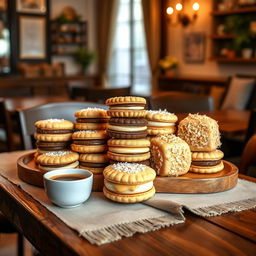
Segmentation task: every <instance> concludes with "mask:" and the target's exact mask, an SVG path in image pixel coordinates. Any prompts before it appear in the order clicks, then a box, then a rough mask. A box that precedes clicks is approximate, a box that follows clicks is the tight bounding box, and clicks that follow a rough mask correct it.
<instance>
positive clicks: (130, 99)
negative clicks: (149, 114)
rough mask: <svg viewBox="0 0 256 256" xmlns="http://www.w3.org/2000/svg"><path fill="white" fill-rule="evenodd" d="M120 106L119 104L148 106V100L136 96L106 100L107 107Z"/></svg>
mask: <svg viewBox="0 0 256 256" xmlns="http://www.w3.org/2000/svg"><path fill="white" fill-rule="evenodd" d="M117 104H118V105H119V104H143V105H146V99H145V98H142V97H136V96H124V97H113V98H109V99H107V100H106V105H107V106H111V105H117Z"/></svg>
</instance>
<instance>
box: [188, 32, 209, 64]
mask: <svg viewBox="0 0 256 256" xmlns="http://www.w3.org/2000/svg"><path fill="white" fill-rule="evenodd" d="M183 53H184V61H185V62H186V63H203V62H204V60H205V34H204V33H201V32H193V33H188V34H185V36H184V47H183Z"/></svg>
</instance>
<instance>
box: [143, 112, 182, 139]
mask: <svg viewBox="0 0 256 256" xmlns="http://www.w3.org/2000/svg"><path fill="white" fill-rule="evenodd" d="M146 119H147V121H148V135H150V136H156V135H161V134H174V133H175V132H176V122H177V120H178V117H177V116H176V115H175V114H173V113H170V112H168V111H167V110H148V111H147V114H146Z"/></svg>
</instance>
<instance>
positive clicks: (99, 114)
mask: <svg viewBox="0 0 256 256" xmlns="http://www.w3.org/2000/svg"><path fill="white" fill-rule="evenodd" d="M75 118H86V119H90V118H93V119H94V118H97V119H102V118H103V119H108V118H109V117H108V115H107V111H106V110H105V109H102V108H85V109H80V110H78V111H76V112H75Z"/></svg>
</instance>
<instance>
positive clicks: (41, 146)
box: [36, 140, 71, 155]
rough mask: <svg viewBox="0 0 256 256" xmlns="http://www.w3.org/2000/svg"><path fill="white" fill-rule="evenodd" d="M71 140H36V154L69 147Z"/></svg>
mask: <svg viewBox="0 0 256 256" xmlns="http://www.w3.org/2000/svg"><path fill="white" fill-rule="evenodd" d="M70 144H71V141H53V142H52V141H50V142H48V141H40V140H37V141H36V147H37V152H38V154H40V155H41V154H44V153H47V152H50V151H62V150H67V149H69V148H70Z"/></svg>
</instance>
